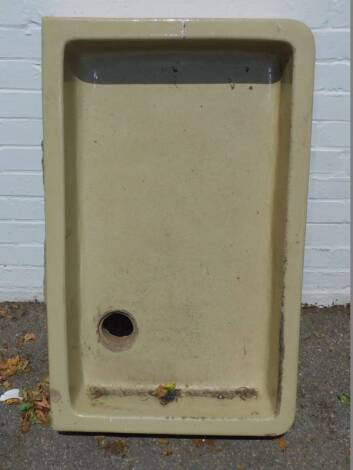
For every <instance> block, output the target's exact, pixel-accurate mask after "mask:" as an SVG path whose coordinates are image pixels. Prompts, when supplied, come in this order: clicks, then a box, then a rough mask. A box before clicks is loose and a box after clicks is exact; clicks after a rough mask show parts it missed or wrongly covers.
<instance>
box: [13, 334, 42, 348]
mask: <svg viewBox="0 0 353 470" xmlns="http://www.w3.org/2000/svg"><path fill="white" fill-rule="evenodd" d="M36 339H37V335H36V334H35V333H31V332H28V333H26V334H24V335H23V336H20V337H19V338H18V340H17V341H16V344H17V346H23V345H24V344H26V343H28V342H29V341H35V340H36Z"/></svg>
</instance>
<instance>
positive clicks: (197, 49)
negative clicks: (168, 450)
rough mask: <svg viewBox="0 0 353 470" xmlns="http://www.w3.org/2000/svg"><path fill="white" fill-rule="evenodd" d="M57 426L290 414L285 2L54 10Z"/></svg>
mask: <svg viewBox="0 0 353 470" xmlns="http://www.w3.org/2000/svg"><path fill="white" fill-rule="evenodd" d="M43 48H44V60H43V78H44V81H43V83H44V152H45V157H44V162H45V165H44V167H45V197H46V301H47V306H48V319H49V355H50V384H51V401H52V411H53V426H54V428H55V429H57V430H65V431H92V432H124V433H125V432H128V433H158V434H160V433H170V434H202V435H206V434H213V435H276V434H281V433H283V432H285V431H286V430H287V429H288V428H289V427H290V425H291V423H292V422H293V419H294V412H295V398H296V381H297V361H298V330H299V313H300V300H301V282H302V269H303V248H304V228H305V213H306V197H307V180H308V160H309V147H310V131H311V107H312V89H313V63H314V47H313V39H312V34H311V33H310V31H309V30H308V29H307V28H306V27H305V26H304V25H302V24H301V23H298V22H295V21H290V20H158V21H157V20H115V19H107V20H105V19H77V18H76V19H70V18H46V19H44V28H43Z"/></svg>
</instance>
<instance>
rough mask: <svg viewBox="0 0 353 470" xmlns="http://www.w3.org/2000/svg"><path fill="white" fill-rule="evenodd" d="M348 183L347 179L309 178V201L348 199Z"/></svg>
mask: <svg viewBox="0 0 353 470" xmlns="http://www.w3.org/2000/svg"><path fill="white" fill-rule="evenodd" d="M349 193H350V181H349V179H348V178H327V177H324V176H311V178H310V181H309V198H311V199H348V197H349Z"/></svg>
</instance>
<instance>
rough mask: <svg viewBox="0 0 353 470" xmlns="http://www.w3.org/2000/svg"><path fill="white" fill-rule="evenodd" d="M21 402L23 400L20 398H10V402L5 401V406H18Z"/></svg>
mask: <svg viewBox="0 0 353 470" xmlns="http://www.w3.org/2000/svg"><path fill="white" fill-rule="evenodd" d="M21 401H22V400H21V399H20V398H9V399H8V400H5V401H4V403H5V405H18V404H19V403H21Z"/></svg>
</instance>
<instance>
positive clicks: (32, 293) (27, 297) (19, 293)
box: [0, 287, 44, 302]
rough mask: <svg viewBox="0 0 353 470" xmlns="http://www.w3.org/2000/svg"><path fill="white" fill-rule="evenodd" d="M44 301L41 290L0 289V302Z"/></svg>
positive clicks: (23, 288) (40, 288)
mask: <svg viewBox="0 0 353 470" xmlns="http://www.w3.org/2000/svg"><path fill="white" fill-rule="evenodd" d="M43 300H44V296H43V288H42V287H39V288H33V289H30V288H25V287H22V288H21V287H19V288H17V287H5V288H1V287H0V302H5V301H10V302H11V301H16V302H18V301H38V302H42V301H43Z"/></svg>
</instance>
